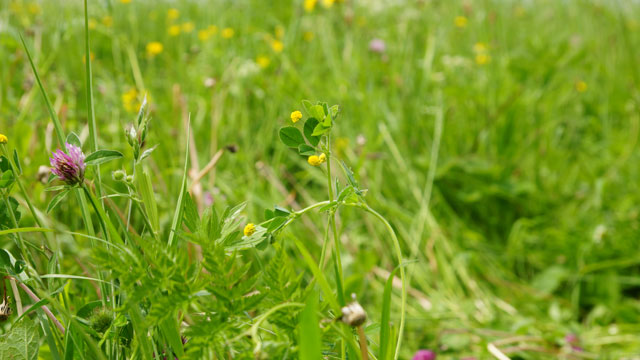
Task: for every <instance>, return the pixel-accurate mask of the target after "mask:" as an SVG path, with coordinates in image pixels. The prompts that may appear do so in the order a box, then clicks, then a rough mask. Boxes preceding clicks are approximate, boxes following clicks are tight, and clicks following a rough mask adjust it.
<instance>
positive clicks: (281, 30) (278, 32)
mask: <svg viewBox="0 0 640 360" xmlns="http://www.w3.org/2000/svg"><path fill="white" fill-rule="evenodd" d="M275 33H276V38H278V39H282V38H283V37H284V27H283V26H282V25H278V26H276V31H275Z"/></svg>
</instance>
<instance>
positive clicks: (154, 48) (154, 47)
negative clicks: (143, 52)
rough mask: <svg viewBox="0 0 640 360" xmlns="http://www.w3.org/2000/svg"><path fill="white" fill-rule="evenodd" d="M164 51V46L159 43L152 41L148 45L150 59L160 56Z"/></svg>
mask: <svg viewBox="0 0 640 360" xmlns="http://www.w3.org/2000/svg"><path fill="white" fill-rule="evenodd" d="M162 50H164V46H162V44H161V43H159V42H157V41H152V42H150V43H148V44H147V55H148V56H150V57H154V56H156V55H158V54H160V53H161V52H162Z"/></svg>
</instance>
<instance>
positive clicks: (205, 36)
mask: <svg viewBox="0 0 640 360" xmlns="http://www.w3.org/2000/svg"><path fill="white" fill-rule="evenodd" d="M210 36H211V34H209V32H208V31H207V30H206V29H205V30H199V31H198V39H200V40H201V41H207V40H208V39H209V37H210Z"/></svg>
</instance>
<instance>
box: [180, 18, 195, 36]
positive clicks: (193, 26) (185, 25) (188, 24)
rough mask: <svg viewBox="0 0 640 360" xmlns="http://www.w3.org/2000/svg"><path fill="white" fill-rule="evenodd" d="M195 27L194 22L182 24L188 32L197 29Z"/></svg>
mask: <svg viewBox="0 0 640 360" xmlns="http://www.w3.org/2000/svg"><path fill="white" fill-rule="evenodd" d="M195 27H196V26H195V25H194V24H193V22H191V21H188V22H186V23H184V24H182V31H183V32H186V33H187V34H188V33H190V32H192V31H193V29H195Z"/></svg>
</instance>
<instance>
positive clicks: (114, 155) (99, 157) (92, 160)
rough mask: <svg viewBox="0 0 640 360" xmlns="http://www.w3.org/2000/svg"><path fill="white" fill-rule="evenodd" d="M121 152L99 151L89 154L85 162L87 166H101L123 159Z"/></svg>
mask: <svg viewBox="0 0 640 360" xmlns="http://www.w3.org/2000/svg"><path fill="white" fill-rule="evenodd" d="M123 156H124V155H122V153H121V152H119V151H115V150H98V151H96V152H94V153H91V154H89V155H88V156H87V157H86V158H85V159H84V162H85V163H86V164H87V165H100V164H103V163H106V162H107V161H111V160H115V159H119V158H121V157H123Z"/></svg>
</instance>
